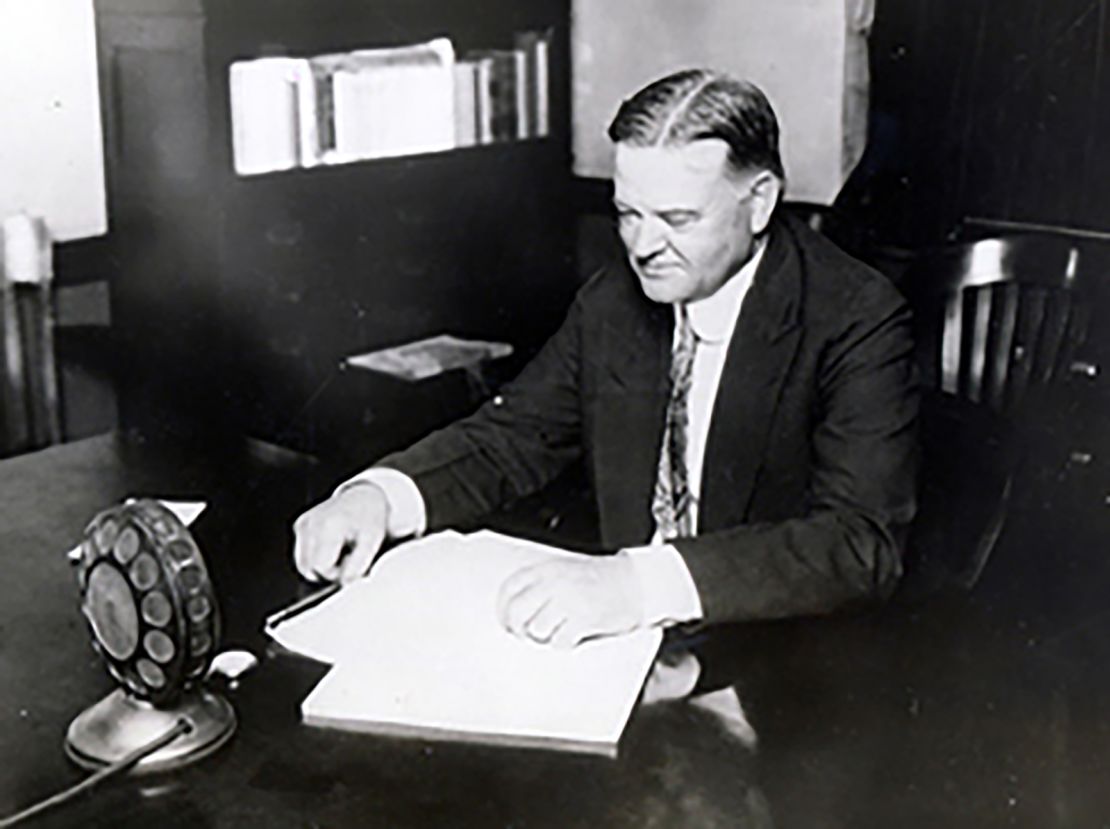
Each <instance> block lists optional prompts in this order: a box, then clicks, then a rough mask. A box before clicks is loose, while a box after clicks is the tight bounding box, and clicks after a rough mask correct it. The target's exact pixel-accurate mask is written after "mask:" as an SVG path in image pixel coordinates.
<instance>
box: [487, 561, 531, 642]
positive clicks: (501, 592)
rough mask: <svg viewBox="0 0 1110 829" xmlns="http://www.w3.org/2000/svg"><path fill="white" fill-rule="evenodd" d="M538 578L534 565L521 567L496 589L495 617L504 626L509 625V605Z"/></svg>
mask: <svg viewBox="0 0 1110 829" xmlns="http://www.w3.org/2000/svg"><path fill="white" fill-rule="evenodd" d="M538 578H539V574H538V573H537V572H536V568H535V566H529V567H522V568H521V569H520V570H517V571H516V572H515V573H513V574H512V575H511V576H509V577H508V578H507V579H505V581H504V582H502V583H501V587H500V588H499V589H498V591H497V619H498V621H500V622H501V624H502V625H504V626H505V627H506V628H507V627H508V626H509V606H510V605H511V604H512V603H513V602H514V601H515V600H516V598H517V597H518V596H520V595H521V594H523V593H524V591H526V590H529V589H531V588H532V587H533V586H534V585H535V584H536V583H537V580H538Z"/></svg>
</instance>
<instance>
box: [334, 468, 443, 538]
mask: <svg viewBox="0 0 1110 829" xmlns="http://www.w3.org/2000/svg"><path fill="white" fill-rule="evenodd" d="M355 484H374V485H375V486H377V487H378V488H380V489H381V490H382V492H384V493H385V501H386V504H388V505H389V518H388V519H387V520H386V526H385V534H386V536H387V537H388V538H390V539H396V538H408V537H409V536H414V535H416V536H418V535H423V534H424V530H425V529H427V526H428V511H427V508H426V507H425V506H424V496H423V495H421V494H420V490H419V488H418V487H417V486H416V482H415V481H413V479H412V478H410V477H409V476H408V475H406V474H405V473H404V472H399V471H398V470H396V469H387V468H385V467H380V466H375V467H371V468H370V469H367V470H365V471H363V472H360V473H358V474H357V475H355V476H354V477H353V478H349V479H348V480H346V481H344V482H343V483H341V484H340V485H339V486H337V487H336V488H335V492H334V493H333V494H334V495H338V494H339V493H340V492H342V491H343V490H344V489H347V487H350V486H354V485H355Z"/></svg>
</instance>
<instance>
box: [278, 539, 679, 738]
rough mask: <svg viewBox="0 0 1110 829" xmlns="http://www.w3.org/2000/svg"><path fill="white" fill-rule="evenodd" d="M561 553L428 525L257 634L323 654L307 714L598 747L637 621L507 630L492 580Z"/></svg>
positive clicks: (619, 726)
mask: <svg viewBox="0 0 1110 829" xmlns="http://www.w3.org/2000/svg"><path fill="white" fill-rule="evenodd" d="M568 555H569V556H573V555H576V554H574V553H567V552H565V551H561V550H557V549H554V548H551V547H546V546H544V545H540V544H533V543H531V542H526V541H520V540H517V539H511V538H507V537H505V536H501V535H497V534H495V533H489V532H482V533H475V534H473V535H470V536H461V535H459V534H457V533H441V534H438V535H435V536H430V537H428V538H425V539H422V540H420V541H416V542H412V543H410V544H408V545H405V546H403V547H400V548H398V549H396V550H394V551H393V552H391V553H389V554H388V555H386V556H385V557H384V558H383V559H382V560H381V561H380V562H379V563H378V564H377V565H375V568H374V570H373V571H372V572H371V575H370V576H369V577H368V578H366V579H363V580H361V581H359V582H356V583H355V584H353V585H351V586H349V587H346V588H344V589H343V590H341V591H340V592H339V593H338V594H337V595H336V596H334V597H332V598H331V599H329V600H328V601H327V602H325V603H323V604H321V605H319V606H318V607H316V608H313V609H312V610H309V611H306V612H305V613H304V614H303V615H301V616H299V617H296V618H294V619H293V620H290V621H289V622H286V623H283V624H282V625H279V626H278V627H277V628H275V629H274V630H273V631H271V635H272V636H273V637H274V639H275V640H276V641H277V642H278V643H279V644H281V645H282V646H284V647H285V648H287V649H289V650H292V651H295V652H299V653H303V654H305V655H307V656H310V657H312V658H315V659H319V660H321V661H325V662H331V663H333V664H334V665H335V667H334V668H333V669H332V671H331V672H329V674H328V675H327V676H326V677H325V678H324V680H323V681H321V682H320V684H319V685H317V686H316V688H315V689H314V690H313V691H312V693H311V694H310V695H309V696H308V698H307V699H305V701H304V703H303V704H302V706H301V711H302V714H303V715H304V717H305V721H306V722H308V723H310V724H316V725H331V726H338V727H345V728H355V729H365V730H369V731H376V732H383V733H393V734H426V735H434V736H444V737H460V738H464V739H466V738H472V739H479V740H489V741H493V742H509V743H514V744H526V745H552V746H556V747H563V748H571V749H579V750H594V751H601V752H603V753H612V751H613V750H614V749H615V746H616V743H617V740H618V739H619V738H620V734H621V732H622V731H623V729H624V726H625V723H626V722H627V720H628V717H629V715H630V714H631V712H632V707H633V706H634V704H635V702H636V699H637V697H638V696H639V693H640V688H641V686H642V684H643V681H644V678H645V677H646V676H647V672H648V670H649V669H650V667H651V663H652V660H653V658H654V656H655V653H656V651H657V650H658V647H659V642H660V639H661V633H660V632H659V631H658V630H654V629H653V630H645V631H639V632H636V633H633V634H628V635H625V636H617V637H607V638H601V639H597V640H594V641H591V642H587V643H584V644H582V645H579V646H578V647H576V648H573V649H571V650H558V649H555V648H553V647H550V646H547V645H542V644H538V643H535V642H532V641H529V640H526V639H521V638H519V637H516V636H514V635H512V634H510V633H509V632H507V631H506V630H505V629H504V628H503V627H502V626H501V624H500V623H499V621H498V619H497V615H496V597H497V591H498V588H499V587H500V585H501V583H502V582H503V581H504V579H505V578H506V577H507V576H508V575H509V574H511V573H512V572H514V571H515V570H516V569H518V568H519V567H522V566H525V565H527V564H530V563H533V562H537V561H541V560H544V559H546V558H550V557H552V556H568Z"/></svg>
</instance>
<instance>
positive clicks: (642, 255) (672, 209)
mask: <svg viewBox="0 0 1110 829" xmlns="http://www.w3.org/2000/svg"><path fill="white" fill-rule="evenodd" d="M727 157H728V145H727V144H725V142H723V141H720V140H718V139H707V140H702V141H695V142H692V143H690V144H686V145H683V146H677V147H633V146H629V145H627V144H617V149H616V158H615V173H614V176H613V184H614V198H613V201H614V204H615V206H616V211H617V217H618V222H619V229H620V235H621V240H622V241H623V242H624V246H625V249H626V250H627V251H628V260H629V262H630V263H631V265H632V270H633V271H634V272H635V273H636V276H637V277H639V280H640V285H641V286H642V288H643V291H644V293H645V294H646V295H647V297H648V298H649V299H651V300H654V301H655V302H663V303H674V302H691V301H694V300H698V299H703V298H705V297H707V296H710V295H711V294H713V293H715V292H716V291H717V289H718V288H720V287H721V286H722V285H723V284H724V283H725V282H726V281H727V280H728V279H729V277H731V276H732V275H733V274H735V273H736V272H737V271H738V270H739V269H740V268H741V267H742V266H743V265H744V263H745V262H747V261H748V259H749V258H750V257H751V254H752V249H753V242H754V237H755V234H756V233H758V232H760V231H762V230H763V228H764V227H765V226H766V223H767V219H768V218H769V216H770V212H769V210H768V211H766V216H764V215H763V214H764V211H763V210H762V209H761V208H762V206H763V205H762V201H761V199H762V195H759V196H757V194H756V191H755V189H753V182H754V181H756V180H757V176H756V175H754V174H753V175H752V176H748V177H746V178H745V177H744V176H737V175H736V174H733V173H731V172H730V169H729V167H728V164H727ZM766 175H769V174H764V176H766ZM775 195H777V189H776V191H775ZM753 197H754V198H755V200H756V201H757V202H758V203H757V204H754V205H753Z"/></svg>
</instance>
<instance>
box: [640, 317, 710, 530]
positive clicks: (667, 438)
mask: <svg viewBox="0 0 1110 829" xmlns="http://www.w3.org/2000/svg"><path fill="white" fill-rule="evenodd" d="M697 344H698V337H697V334H695V333H694V329H693V327H692V326H691V325H690V321H689V319H688V317H687V315H686V309H685V308H681V307H680V309H679V314H678V341H677V342H676V343H675V346H674V351H673V352H672V354H671V399H670V402H669V403H668V404H667V421H666V426H665V427H664V430H663V446H662V448H661V449H660V451H659V468H658V471H657V473H656V477H655V491H654V492H653V493H652V499H651V514H652V517H653V518H654V519H655V528H656V530H657V532H658V533H659V535H660V537H661V538H662V539H663V540H664V541H670V540H672V539H674V538H679V537H687V536H691V535H693V534H694V520H693V519H694V515H693V509H692V508H693V503H692V501H693V499H692V496H691V494H690V479H689V471H688V470H687V468H686V440H687V433H688V432H689V428H690V413H689V404H690V386H691V385H692V382H693V378H694V352H695V351H696V349H697Z"/></svg>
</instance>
